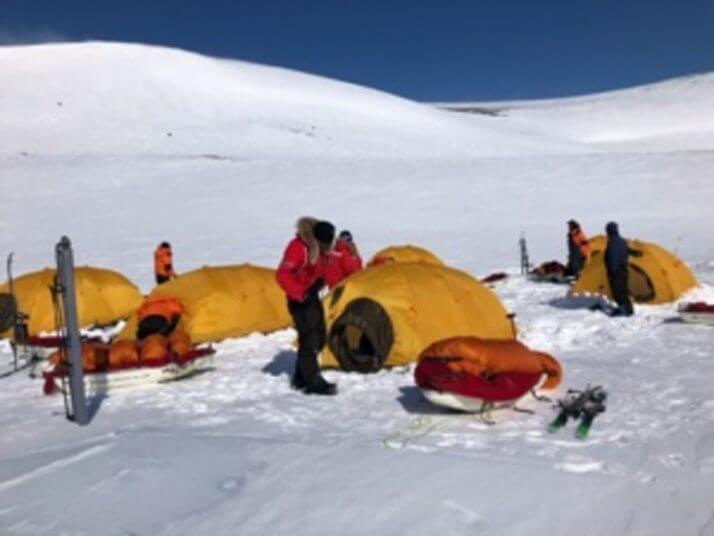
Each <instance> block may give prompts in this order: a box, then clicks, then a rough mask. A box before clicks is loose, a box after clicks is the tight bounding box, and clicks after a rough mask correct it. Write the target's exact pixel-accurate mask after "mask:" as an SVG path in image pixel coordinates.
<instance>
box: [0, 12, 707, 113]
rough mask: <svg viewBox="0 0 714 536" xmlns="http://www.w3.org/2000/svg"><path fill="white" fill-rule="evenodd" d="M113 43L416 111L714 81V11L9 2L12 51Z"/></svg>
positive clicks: (6, 23) (7, 30)
mask: <svg viewBox="0 0 714 536" xmlns="http://www.w3.org/2000/svg"><path fill="white" fill-rule="evenodd" d="M87 39H102V40H113V41H132V42H143V43H155V44H161V45H168V46H175V47H180V48H185V49H189V50H193V51H197V52H202V53H206V54H210V55H217V56H223V57H231V58H238V59H245V60H249V61H256V62H260V63H267V64H272V65H282V66H286V67H291V68H295V69H299V70H303V71H308V72H312V73H316V74H322V75H325V76H329V77H333V78H338V79H341V80H347V81H352V82H356V83H359V84H364V85H367V86H371V87H376V88H379V89H383V90H386V91H390V92H393V93H397V94H399V95H403V96H406V97H409V98H413V99H417V100H427V101H436V100H443V101H449V100H498V99H517V98H540V97H554V96H563V95H574V94H582V93H590V92H595V91H602V90H606V89H613V88H619V87H626V86H632V85H638V84H642V83H646V82H651V81H656V80H661V79H664V78H669V77H674V76H680V75H684V74H689V73H696V72H704V71H714V0H678V1H674V0H650V1H644V0H592V1H578V0H553V1H550V2H549V1H546V0H524V1H518V2H517V1H509V0H489V1H475V0H474V1H470V2H469V1H460V0H453V1H449V0H443V1H417V0H413V1H397V0H394V1H390V0H381V1H380V0H363V1H352V0H343V1H332V2H328V1H319V0H313V1H300V0H293V1H269V0H264V1H228V0H214V1H211V0H204V1H201V2H189V1H182V0H173V1H169V0H142V1H137V0H124V1H115V0H92V1H89V0H62V1H60V0H1V1H0V43H2V44H14V43H27V42H38V41H62V40H67V41H76V40H87Z"/></svg>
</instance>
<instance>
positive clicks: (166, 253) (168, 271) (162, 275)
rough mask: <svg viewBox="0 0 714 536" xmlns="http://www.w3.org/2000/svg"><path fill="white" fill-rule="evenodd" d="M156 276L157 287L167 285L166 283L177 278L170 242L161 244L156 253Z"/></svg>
mask: <svg viewBox="0 0 714 536" xmlns="http://www.w3.org/2000/svg"><path fill="white" fill-rule="evenodd" d="M154 275H155V276H156V284H157V285H160V284H162V283H166V281H169V280H170V279H173V278H174V277H176V272H174V264H173V254H172V253H171V244H169V243H168V242H161V244H159V247H157V248H156V251H154Z"/></svg>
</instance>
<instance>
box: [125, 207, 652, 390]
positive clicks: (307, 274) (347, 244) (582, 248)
mask: <svg viewBox="0 0 714 536" xmlns="http://www.w3.org/2000/svg"><path fill="white" fill-rule="evenodd" d="M605 231H606V232H607V237H608V240H607V247H606V249H605V267H606V269H607V277H608V281H609V283H610V288H611V290H612V297H613V299H614V300H615V302H616V303H617V308H616V309H615V310H614V311H613V313H612V314H613V315H614V316H618V315H622V316H630V315H632V314H633V312H634V311H633V308H632V302H631V301H630V296H629V292H628V264H629V263H628V257H629V255H634V256H638V255H641V254H640V253H639V252H637V251H633V250H632V249H630V248H629V247H628V246H627V242H626V241H625V239H623V238H622V237H621V236H620V232H619V228H618V225H617V223H615V222H609V223H608V224H607V225H606V227H605ZM591 253H592V251H591V247H590V244H589V243H588V239H587V237H586V236H585V233H584V231H583V229H582V228H581V226H580V224H579V223H578V222H577V221H575V220H570V221H568V265H567V271H568V273H569V274H570V275H573V276H575V277H577V276H578V275H579V274H580V272H581V271H582V270H583V268H584V266H585V264H586V263H587V261H588V259H589V257H590V255H591ZM361 269H362V258H361V257H360V255H359V252H358V250H357V247H356V245H355V243H354V240H353V237H352V234H351V233H350V232H349V231H346V230H345V231H342V232H340V233H339V235H338V236H337V237H336V236H335V226H334V225H332V223H330V222H328V221H323V220H317V219H314V218H307V217H305V218H300V220H298V222H297V233H296V235H295V236H294V237H293V238H292V240H290V242H289V243H288V245H287V247H286V248H285V251H284V253H283V257H282V260H281V261H280V264H279V266H278V270H277V273H276V279H277V282H278V284H279V285H280V287H281V288H282V289H283V291H284V292H285V295H286V298H287V305H288V310H289V311H290V315H291V316H292V319H293V324H294V326H295V329H296V330H297V333H298V352H297V364H296V366H295V372H294V374H293V377H292V380H291V385H292V387H293V388H294V389H296V390H299V391H302V392H304V393H308V394H320V395H333V394H335V393H336V392H337V386H336V385H335V384H334V383H330V382H328V381H327V380H325V378H324V377H323V376H322V374H321V373H320V366H319V362H318V355H319V354H320V352H321V351H322V349H323V348H324V346H325V344H326V343H327V327H326V324H325V317H324V311H323V307H322V302H321V300H320V291H321V290H322V289H323V288H325V287H327V288H333V287H335V286H336V285H337V284H338V283H339V282H340V281H342V280H343V279H344V278H345V277H347V276H349V275H350V274H352V273H354V272H357V271H358V270H361ZM154 272H155V276H156V283H157V284H162V283H165V282H167V281H170V280H171V279H173V278H175V277H176V272H175V270H174V267H173V256H172V252H171V245H170V244H169V243H168V242H162V243H161V244H160V245H159V247H158V248H157V249H156V251H155V252H154ZM144 309H145V310H144ZM160 309H161V311H159V310H160ZM164 309H165V311H164ZM157 311H158V312H157ZM141 312H142V313H143V314H140V315H139V316H140V318H139V330H138V333H137V336H138V338H139V339H141V338H143V337H145V336H146V335H147V334H149V333H156V332H160V333H165V332H170V330H171V329H173V328H174V327H175V326H176V323H177V321H178V318H179V316H180V314H181V312H182V311H180V304H179V305H178V306H177V305H176V304H174V303H172V302H171V300H170V299H166V298H161V299H158V300H156V303H153V302H152V303H147V304H145V305H144V306H143V307H142V311H141ZM162 318H163V320H162ZM157 330H158V331H157Z"/></svg>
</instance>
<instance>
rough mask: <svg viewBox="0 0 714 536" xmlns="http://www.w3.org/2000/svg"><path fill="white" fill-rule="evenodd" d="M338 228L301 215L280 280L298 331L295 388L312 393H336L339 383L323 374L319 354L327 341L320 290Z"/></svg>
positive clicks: (280, 269) (282, 264) (285, 256)
mask: <svg viewBox="0 0 714 536" xmlns="http://www.w3.org/2000/svg"><path fill="white" fill-rule="evenodd" d="M334 239H335V227H334V226H333V225H332V224H331V223H330V222H327V221H318V220H316V219H314V218H300V220H298V223H297V235H296V236H295V238H293V239H292V240H291V241H290V243H288V245H287V247H286V248H285V253H284V254H283V259H282V261H281V262H280V265H279V266H278V271H277V274H276V279H277V281H278V284H279V285H280V286H281V287H282V289H283V290H284V291H285V294H286V295H287V300H288V310H289V311H290V315H291V316H292V318H293V323H294V324H295V329H296V330H297V332H298V356H297V364H296V366H295V373H294V375H293V379H292V386H293V388H295V389H297V390H300V391H303V392H305V393H308V394H321V395H334V394H335V393H336V392H337V386H336V385H335V384H333V383H329V382H328V381H327V380H325V378H323V377H322V374H320V367H319V364H318V361H317V356H318V354H319V353H320V351H321V350H322V348H323V347H324V346H325V343H326V342H327V328H326V326H325V315H324V311H323V309H322V302H321V301H320V295H319V293H320V289H322V287H323V286H325V282H326V280H327V270H328V265H329V262H330V250H331V249H332V242H333V241H334Z"/></svg>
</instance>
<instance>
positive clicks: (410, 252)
mask: <svg viewBox="0 0 714 536" xmlns="http://www.w3.org/2000/svg"><path fill="white" fill-rule="evenodd" d="M393 262H425V263H427V264H435V265H437V266H444V263H443V262H442V261H441V259H439V257H437V256H436V255H434V254H433V253H431V252H430V251H427V250H426V249H424V248H420V247H417V246H412V245H406V246H389V247H388V248H384V249H382V250H380V251H378V252H377V253H375V254H374V256H373V257H372V259H371V260H370V261H369V262H368V263H367V266H378V265H380V264H388V263H393Z"/></svg>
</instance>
